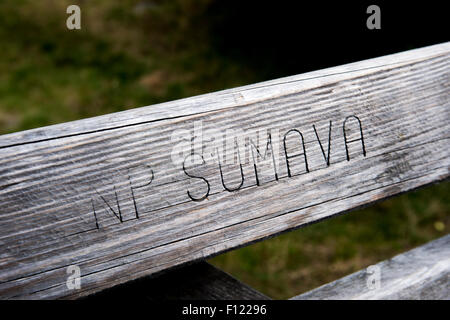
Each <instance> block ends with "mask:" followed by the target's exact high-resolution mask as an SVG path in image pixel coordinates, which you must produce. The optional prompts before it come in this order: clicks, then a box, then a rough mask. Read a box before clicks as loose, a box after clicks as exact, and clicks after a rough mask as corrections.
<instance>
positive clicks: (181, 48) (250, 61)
mask: <svg viewBox="0 0 450 320" xmlns="http://www.w3.org/2000/svg"><path fill="white" fill-rule="evenodd" d="M392 2H393V1H391V2H389V3H388V2H386V1H370V2H369V1H358V2H357V3H350V2H346V3H345V4H344V3H341V2H338V1H334V2H330V3H326V2H323V1H314V2H311V3H303V1H295V2H288V1H270V2H269V1H267V2H266V1H244V0H240V1H239V0H227V1H219V0H197V1H194V0H174V1H157V0H151V1H150V0H147V1H143V0H126V1H114V2H113V1H107V0H98V1H94V0H92V1H88V0H85V1H75V0H71V1H51V0H40V1H20V0H2V1H1V2H0V40H1V41H0V71H1V72H0V134H5V133H10V132H14V131H19V130H25V129H30V128H35V127H39V126H45V125H50V124H54V123H60V122H65V121H70V120H76V119H81V118H86V117H91V116H96V115H101V114H106V113H111V112H115V111H120V110H125V109H130V108H135V107H141V106H145V105H151V104H154V103H159V102H163V101H170V100H174V99H179V98H183V97H188V96H193V95H197V94H201V93H207V92H211V91H216V90H221V89H226V88H231V87H236V86H240V85H245V84H250V83H254V82H259V81H263V80H269V79H274V78H278V77H282V76H288V75H293V74H298V73H302V72H306V71H311V70H317V69H321V68H325V67H331V66H336V65H339V64H344V63H348V62H353V61H358V60H362V59H367V58H371V57H376V56H380V55H385V54H389V53H394V52H399V51H403V50H408V49H412V48H418V47H422V46H426V45H431V44H436V43H439V42H445V41H448V40H449V33H448V23H447V22H448V16H447V14H448V13H447V11H446V10H445V9H444V7H443V4H444V2H437V1H436V2H434V1H426V2H423V3H420V4H419V3H417V4H415V2H411V1H408V2H407V1H404V2H402V1H396V2H395V4H393V3H392ZM70 4H78V5H79V6H80V8H81V30H73V31H71V30H68V29H67V28H66V19H67V17H68V15H67V14H66V8H67V6H68V5H70ZM370 4H377V5H379V6H380V8H381V30H368V29H367V27H366V19H367V17H368V14H367V13H366V8H367V7H368V6H369V5H370ZM448 187H449V184H448V182H446V183H442V184H439V185H435V186H431V187H427V188H425V189H422V190H420V191H416V192H413V193H408V194H406V195H403V196H399V197H396V198H393V199H390V200H387V201H384V202H382V203H379V204H377V205H375V206H372V207H370V208H367V209H364V210H358V211H354V212H352V213H349V214H347V215H344V216H340V217H336V218H333V219H331V220H328V221H326V222H322V223H319V224H316V225H312V226H308V227H307V228H302V229H299V230H296V231H293V232H290V233H286V234H283V235H281V236H278V237H275V238H273V239H270V240H267V241H263V242H260V243H257V244H254V245H251V246H248V247H245V248H241V249H239V250H235V251H231V252H228V253H226V254H223V255H220V256H217V257H215V258H213V259H212V260H210V262H212V263H213V264H214V265H216V266H219V267H220V268H223V269H224V270H225V271H227V272H229V273H231V274H232V275H234V276H236V277H237V278H239V279H241V280H243V281H244V282H246V283H248V284H250V285H252V286H254V287H255V288H256V289H259V290H260V291H262V292H264V293H266V294H267V295H269V296H271V297H273V298H287V297H290V296H293V295H295V294H298V293H301V292H304V291H306V290H309V289H312V288H314V287H317V286H319V285H321V284H323V283H326V282H329V281H332V280H334V279H337V278H338V277H341V276H344V275H346V274H349V273H351V272H353V271H356V270H359V269H362V268H365V267H367V266H368V265H371V264H373V263H376V262H378V261H380V260H383V259H386V258H389V257H392V256H393V255H395V254H397V253H400V252H403V251H405V250H407V249H410V248H412V247H415V246H418V245H420V244H422V243H425V242H427V241H429V240H431V239H434V238H437V237H440V236H443V235H444V234H446V233H448V231H449V222H450V214H449V213H450V201H449V192H448Z"/></svg>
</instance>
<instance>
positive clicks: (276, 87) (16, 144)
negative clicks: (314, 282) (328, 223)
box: [0, 43, 450, 298]
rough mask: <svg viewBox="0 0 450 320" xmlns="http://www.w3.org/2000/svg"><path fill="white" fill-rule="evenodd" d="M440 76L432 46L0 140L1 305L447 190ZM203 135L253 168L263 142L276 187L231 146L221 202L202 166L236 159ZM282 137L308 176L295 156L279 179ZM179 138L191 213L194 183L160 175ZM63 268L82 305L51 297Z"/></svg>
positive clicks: (168, 171) (216, 182)
mask: <svg viewBox="0 0 450 320" xmlns="http://www.w3.org/2000/svg"><path fill="white" fill-rule="evenodd" d="M449 66H450V43H444V44H439V45H435V46H430V47H426V48H421V49H417V50H411V51H407V52H402V53H398V54H394V55H389V56H385V57H380V58H376V59H370V60H366V61H361V62H356V63H352V64H348V65H344V66H339V67H334V68H329V69H325V70H321V71H316V72H311V73H307V74H303V75H297V76H292V77H288V78H283V79H278V80H273V81H268V82H264V83H260V84H255V85H251V86H246V87H241V88H236V89H231V90H226V91H221V92H217V93H212V94H207V95H202V96H198V97H192V98H188V99H182V100H178V101H173V102H170V103H163V104H159V105H155V106H149V107H144V108H139V109H134V110H130V111H125V112H120V113H116V114H112V115H107V116H101V117H96V118H91V119H85V120H80V121H75V122H70V123H65V124H60V125H55V126H50V127H46V128H39V129H34V130H29V131H25V132H19V133H14V134H9V135H5V136H1V137H0V153H1V157H0V203H1V208H0V297H1V298H76V297H81V296H85V295H88V294H91V293H94V292H97V291H100V290H102V289H105V288H108V287H112V286H114V285H117V284H120V283H125V282H127V281H129V280H132V279H137V278H139V277H143V276H146V275H150V274H153V273H156V272H159V271H161V270H165V269H168V268H171V267H174V266H177V265H181V264H183V263H186V262H189V261H193V260H197V259H202V258H204V257H208V256H211V255H214V254H217V253H219V252H223V251H225V250H228V249H231V248H234V247H237V246H241V245H244V244H248V243H251V242H253V241H256V240H260V239H263V238H265V237H268V236H271V235H274V234H277V233H279V232H282V231H285V230H289V229H292V228H295V227H299V226H302V225H305V224H307V223H311V222H314V221H318V220H320V219H323V218H326V217H330V216H333V215H335V214H338V213H342V212H345V211H347V210H349V209H352V208H355V207H358V206H361V205H366V204H369V203H372V202H374V201H376V200H380V199H384V198H386V197H389V196H392V195H395V194H398V193H401V192H405V191H408V190H411V189H413V188H417V187H420V186H423V185H426V184H429V183H431V182H435V181H440V180H443V179H446V178H448V177H449V168H450V157H449V155H450V148H449V146H450V144H449V138H450V136H449V133H450V104H449V75H450V72H449V70H450V68H449ZM352 115H353V116H356V117H358V118H359V119H360V121H361V124H362V131H363V137H364V151H365V154H364V153H363V145H362V143H361V140H355V139H358V138H360V135H361V134H360V131H361V130H360V128H359V126H358V122H357V120H356V118H350V119H349V120H348V121H347V124H346V138H347V141H354V142H349V143H348V151H349V156H350V159H349V160H348V159H347V153H346V149H345V143H344V132H343V123H344V120H345V119H346V118H347V117H348V116H352ZM330 121H332V127H331V131H330V132H331V149H330V157H329V158H328V156H327V155H328V151H327V150H328V149H327V148H328V137H329V134H328V133H329V132H328V129H329V122H330ZM200 123H201V127H202V130H203V131H201V132H200V130H199V127H200ZM313 125H314V127H313ZM214 128H215V129H217V132H218V133H219V134H223V133H227V130H231V129H232V130H235V133H236V135H237V139H239V138H242V137H246V136H247V137H248V136H250V137H251V141H252V143H253V144H254V145H257V146H258V147H259V149H260V151H261V154H264V149H265V146H266V139H267V131H266V130H270V132H271V135H272V138H273V142H274V144H273V145H274V146H275V145H279V149H277V148H275V149H274V158H276V159H279V165H278V166H277V169H276V170H277V178H278V180H277V179H276V177H275V175H274V172H273V168H272V167H271V166H270V163H271V161H270V160H271V157H270V156H269V155H268V160H269V161H268V162H267V161H264V162H257V170H258V172H259V185H257V179H256V175H255V171H254V165H253V160H252V152H251V151H252V150H253V151H254V149H252V147H251V146H249V141H250V140H249V139H246V145H247V146H246V147H245V146H243V147H242V146H241V147H242V148H241V149H242V150H243V152H242V157H241V162H242V164H243V166H242V167H243V173H244V182H243V185H242V187H241V188H240V189H239V190H238V191H235V192H228V191H226V190H225V189H224V187H223V185H222V182H221V178H220V171H219V166H218V163H217V162H214V161H212V160H211V159H216V155H213V156H211V159H209V158H210V157H209V156H210V155H211V153H214V152H215V151H216V148H218V149H217V151H218V152H219V154H220V156H223V155H224V154H225V155H226V156H227V157H226V159H227V160H228V159H237V153H236V152H235V151H236V150H233V149H232V148H229V149H228V150H222V149H221V146H222V142H221V141H220V135H217V136H216V138H217V139H215V140H212V136H214V135H213V134H212V132H211V129H214ZM314 128H315V129H316V131H317V135H316V132H315V131H314ZM291 129H296V130H299V131H300V132H301V133H302V135H303V137H304V142H305V149H304V150H306V156H307V162H308V171H307V170H306V165H305V162H304V156H303V155H302V156H299V157H296V158H291V160H290V163H291V165H292V167H291V171H292V172H291V173H292V175H293V176H292V177H289V176H288V171H287V166H286V158H285V153H284V150H283V143H282V138H283V135H284V134H285V133H286V132H288V131H289V130H291ZM183 130H184V131H183ZM239 130H242V132H239ZM257 130H259V131H260V133H261V134H260V139H259V141H258V139H256V136H255V134H254V132H255V131H257ZM183 134H184V138H186V139H188V140H191V139H192V140H193V144H194V151H195V153H196V154H200V153H202V152H203V156H204V157H205V158H206V159H207V161H206V164H205V165H195V166H193V165H188V166H187V172H189V173H190V175H191V176H192V175H197V176H201V177H204V178H205V179H207V181H208V183H209V185H210V190H209V194H208V197H206V198H205V199H204V200H202V201H192V200H191V199H190V198H189V196H188V191H189V194H190V195H191V196H192V197H194V198H201V197H202V196H203V195H205V194H206V191H207V185H206V183H205V181H204V180H201V179H198V178H191V177H189V176H187V175H186V174H185V172H184V171H183V169H182V164H180V163H177V164H174V162H173V161H172V151H173V150H174V149H173V148H174V146H179V144H180V143H179V142H178V141H176V140H171V137H174V138H176V137H180V136H181V137H183ZM186 135H187V137H186ZM228 136H230V134H229V132H228ZM231 136H233V135H231ZM317 137H319V139H320V141H321V144H322V148H323V150H324V152H323V153H322V149H321V146H320V144H319V142H318V139H317ZM277 138H278V141H279V143H278V144H277V143H276V142H277ZM199 139H202V140H203V145H202V144H200V148H198V145H199V144H198V143H197V142H198V141H199ZM210 140H212V141H210ZM280 140H281V142H280ZM236 141H237V140H236ZM299 141H300V140H299V135H298V134H297V133H296V132H295V131H294V132H293V131H291V134H290V135H289V136H288V139H287V148H288V154H289V156H292V155H294V154H299V153H301V152H303V148H302V147H301V144H300V143H299ZM189 147H190V142H189V143H188V145H187V146H186V148H185V149H186V150H184V151H186V152H187V154H189ZM203 148H204V149H203ZM254 153H255V152H254ZM197 157H198V156H197ZM327 159H329V165H327V161H326V160H327ZM222 160H223V159H222ZM222 160H221V161H222ZM266 160H267V159H266ZM197 161H199V159H197ZM189 163H190V162H189ZM222 165H223V166H222V169H223V172H224V180H225V184H226V186H227V187H228V188H235V187H238V186H239V184H240V181H241V177H240V172H239V166H238V165H230V164H229V163H227V164H225V163H222ZM152 172H153V180H151V179H152ZM150 181H152V182H151V184H149V185H147V186H144V185H145V184H148V183H149V182H150ZM120 220H122V221H120ZM70 265H77V266H79V267H80V269H81V289H73V290H72V289H68V287H67V286H66V280H67V277H68V275H67V267H68V266H70Z"/></svg>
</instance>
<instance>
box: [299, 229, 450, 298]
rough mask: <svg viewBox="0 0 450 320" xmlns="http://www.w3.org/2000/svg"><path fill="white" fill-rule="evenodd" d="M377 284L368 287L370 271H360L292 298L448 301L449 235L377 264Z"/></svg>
mask: <svg viewBox="0 0 450 320" xmlns="http://www.w3.org/2000/svg"><path fill="white" fill-rule="evenodd" d="M376 266H377V267H378V268H379V270H380V273H379V274H380V286H379V288H376V287H373V289H369V287H368V286H367V281H368V277H370V276H372V275H373V274H374V273H373V271H372V270H369V272H368V270H367V269H365V270H361V271H358V272H355V273H353V274H351V275H348V276H346V277H344V278H342V279H339V280H336V281H333V282H331V283H327V284H326V285H323V286H321V287H319V288H317V289H314V290H311V291H309V292H306V293H304V294H301V295H298V296H296V297H293V298H292V300H341V299H342V300H349V299H357V300H374V299H376V300H399V299H401V300H405V299H406V300H449V299H450V235H447V236H444V237H442V238H440V239H437V240H434V241H431V242H429V243H427V244H425V245H423V246H420V247H418V248H416V249H413V250H410V251H408V252H405V253H402V254H400V255H397V256H395V257H394V258H392V259H389V260H386V261H383V262H380V263H378V264H376Z"/></svg>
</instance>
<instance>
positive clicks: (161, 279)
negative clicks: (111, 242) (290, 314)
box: [84, 261, 269, 303]
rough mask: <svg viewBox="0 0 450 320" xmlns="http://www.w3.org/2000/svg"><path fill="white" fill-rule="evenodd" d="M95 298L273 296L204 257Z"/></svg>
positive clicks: (170, 298) (93, 297)
mask: <svg viewBox="0 0 450 320" xmlns="http://www.w3.org/2000/svg"><path fill="white" fill-rule="evenodd" d="M84 300H87V301H89V302H94V301H110V302H111V301H118V302H119V301H120V302H121V303H123V302H126V301H133V302H136V301H167V300H269V298H268V297H267V296H266V295H264V294H262V293H260V292H258V291H256V290H255V289H253V288H251V287H249V286H247V285H246V284H244V283H242V282H240V281H239V280H237V279H236V278H234V277H232V276H230V275H229V274H227V273H226V272H223V271H222V270H219V269H217V268H216V267H214V266H212V265H211V264H209V263H207V262H205V261H200V262H197V263H193V264H191V265H188V266H183V267H181V268H177V269H175V270H170V271H168V272H165V273H164V274H162V275H160V276H157V277H151V276H149V277H144V278H140V279H138V280H136V281H131V282H128V283H125V284H123V285H119V286H117V287H114V288H111V289H107V290H104V291H102V292H99V293H96V294H93V295H90V296H88V297H86V298H85V299H84Z"/></svg>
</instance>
